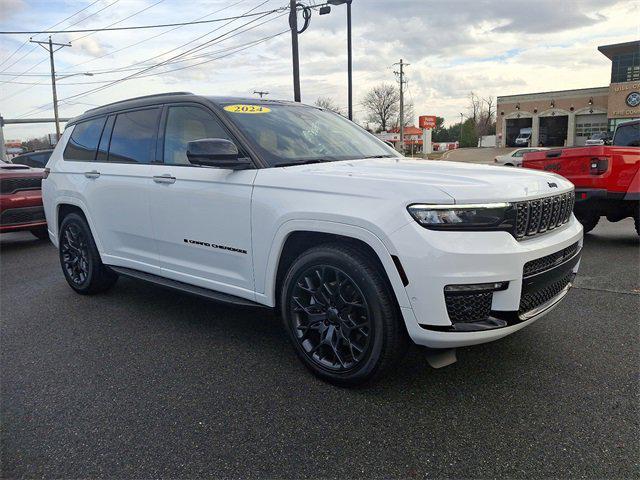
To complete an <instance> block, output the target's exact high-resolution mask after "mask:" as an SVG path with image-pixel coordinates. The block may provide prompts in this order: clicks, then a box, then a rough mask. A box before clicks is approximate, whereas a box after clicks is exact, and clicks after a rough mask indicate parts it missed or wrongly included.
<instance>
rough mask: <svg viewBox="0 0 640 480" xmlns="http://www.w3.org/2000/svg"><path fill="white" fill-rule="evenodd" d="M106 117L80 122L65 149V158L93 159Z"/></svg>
mask: <svg viewBox="0 0 640 480" xmlns="http://www.w3.org/2000/svg"><path fill="white" fill-rule="evenodd" d="M104 121H105V117H102V118H94V119H93V120H88V121H86V122H80V123H78V124H77V125H76V126H75V127H74V129H73V133H72V134H71V138H70V139H69V142H68V143H67V146H66V147H65V149H64V155H63V157H64V159H65V160H79V161H89V162H91V161H93V159H94V158H95V157H96V149H97V148H98V141H99V140H100V134H101V133H102V127H103V126H104Z"/></svg>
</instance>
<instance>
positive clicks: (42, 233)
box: [30, 227, 49, 240]
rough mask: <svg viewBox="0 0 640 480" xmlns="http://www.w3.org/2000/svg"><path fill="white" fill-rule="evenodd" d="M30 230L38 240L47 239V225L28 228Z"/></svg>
mask: <svg viewBox="0 0 640 480" xmlns="http://www.w3.org/2000/svg"><path fill="white" fill-rule="evenodd" d="M30 231H31V234H32V235H33V236H34V237H36V238H38V239H40V240H48V239H49V232H48V231H47V227H40V228H34V229H33V230H30Z"/></svg>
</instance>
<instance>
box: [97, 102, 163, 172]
mask: <svg viewBox="0 0 640 480" xmlns="http://www.w3.org/2000/svg"><path fill="white" fill-rule="evenodd" d="M159 118H160V109H159V108H152V109H148V110H136V111H134V112H125V113H119V114H118V115H117V116H116V120H115V124H114V125H113V133H112V134H111V145H110V146H109V161H110V162H124V163H151V162H152V161H154V160H155V153H156V132H157V127H158V120H159Z"/></svg>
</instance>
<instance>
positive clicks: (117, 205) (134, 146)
mask: <svg viewBox="0 0 640 480" xmlns="http://www.w3.org/2000/svg"><path fill="white" fill-rule="evenodd" d="M160 113H161V108H160V107H153V108H142V109H137V110H129V111H124V112H119V113H117V114H114V115H111V116H109V118H108V119H107V121H106V123H105V126H104V129H103V133H102V136H101V139H100V144H99V148H98V151H97V155H96V159H95V161H94V162H91V163H88V164H87V165H86V168H85V171H84V179H83V181H84V182H86V183H87V185H88V186H87V189H86V194H85V197H86V203H87V205H88V208H89V211H90V213H91V216H92V219H93V222H94V224H95V228H96V233H97V235H98V236H99V238H100V241H101V244H102V248H103V252H102V257H103V258H102V259H103V261H104V262H105V263H107V264H110V265H117V266H122V267H128V268H133V269H136V270H142V271H145V272H149V273H154V274H159V273H160V269H159V266H158V254H157V246H156V243H155V240H154V238H153V231H152V229H151V219H150V216H149V193H150V188H151V185H152V183H153V182H152V180H151V176H152V175H151V169H152V162H154V161H155V158H156V143H157V132H158V125H159V121H160ZM76 128H77V127H76ZM72 138H73V137H72ZM65 153H66V152H65Z"/></svg>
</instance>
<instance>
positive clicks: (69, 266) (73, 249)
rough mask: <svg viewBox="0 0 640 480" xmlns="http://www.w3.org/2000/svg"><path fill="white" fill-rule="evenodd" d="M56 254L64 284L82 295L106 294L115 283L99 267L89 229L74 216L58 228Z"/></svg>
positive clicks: (66, 218) (112, 277) (97, 254)
mask: <svg viewBox="0 0 640 480" xmlns="http://www.w3.org/2000/svg"><path fill="white" fill-rule="evenodd" d="M59 254H60V265H61V266H62V272H63V273H64V277H65V278H66V280H67V283H68V284H69V286H70V287H71V288H73V289H74V290H75V291H76V292H78V293H80V294H81V295H90V294H93V293H99V292H103V291H105V290H108V289H109V288H111V287H112V286H113V284H114V283H116V281H117V280H118V276H117V275H116V274H115V273H114V272H113V271H111V270H109V269H108V268H107V267H106V266H105V265H104V264H103V263H102V260H101V259H100V254H99V253H98V249H97V247H96V244H95V241H94V240H93V235H92V234H91V230H90V229H89V225H87V222H86V220H85V219H84V218H83V217H82V216H81V215H78V214H77V213H70V214H69V215H67V216H66V217H64V220H63V221H62V224H61V225H60V246H59Z"/></svg>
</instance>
